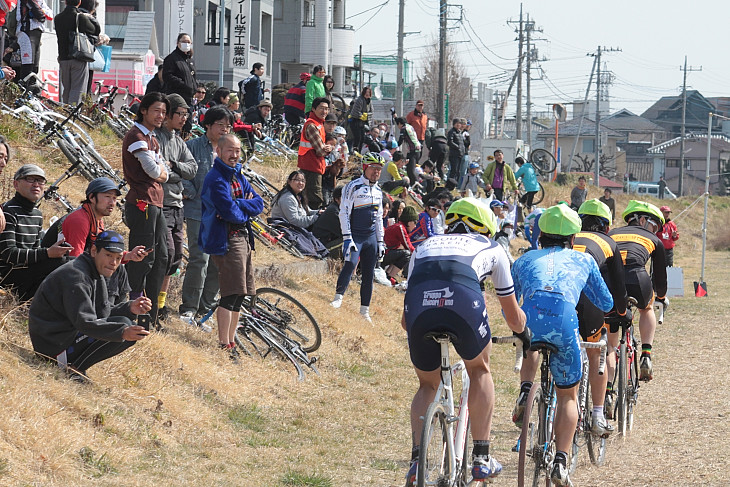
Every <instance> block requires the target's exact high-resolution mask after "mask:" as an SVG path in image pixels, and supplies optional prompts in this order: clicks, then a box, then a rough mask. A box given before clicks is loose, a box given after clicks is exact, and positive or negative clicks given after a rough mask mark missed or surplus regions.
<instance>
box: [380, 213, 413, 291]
mask: <svg viewBox="0 0 730 487" xmlns="http://www.w3.org/2000/svg"><path fill="white" fill-rule="evenodd" d="M416 221H418V212H417V211H416V209H415V208H413V207H412V206H406V207H405V209H404V210H403V213H402V214H401V216H400V218H399V220H398V223H396V224H394V225H390V226H389V227H388V228H386V229H385V257H383V267H385V272H386V274H387V275H388V278H389V279H390V283H391V284H393V285H395V284H396V282H395V278H396V276H397V275H398V273H399V272H401V271H403V277H405V278H407V277H408V262H409V261H410V260H411V254H412V253H413V251H414V250H415V248H414V247H413V244H412V243H411V238H410V233H411V232H412V231H413V230H414V229H415V228H416Z"/></svg>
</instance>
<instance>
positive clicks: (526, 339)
mask: <svg viewBox="0 0 730 487" xmlns="http://www.w3.org/2000/svg"><path fill="white" fill-rule="evenodd" d="M512 334H513V335H514V336H516V337H517V338H519V339H520V341H521V342H522V357H523V358H524V357H526V356H527V351H528V350H530V344H531V341H532V332H531V331H530V329H529V328H528V327H527V326H525V329H524V330H523V331H521V332H520V333H517V332H516V331H513V332H512Z"/></svg>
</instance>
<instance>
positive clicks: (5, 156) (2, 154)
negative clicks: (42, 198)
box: [0, 27, 10, 232]
mask: <svg viewBox="0 0 730 487" xmlns="http://www.w3.org/2000/svg"><path fill="white" fill-rule="evenodd" d="M0 30H2V27H0ZM9 162H10V145H9V144H8V142H7V141H6V140H5V137H3V136H2V135H0V174H2V172H3V171H4V170H5V168H6V167H7V166H8V163H9ZM3 230H5V213H3V210H2V207H0V232H2V231H3Z"/></svg>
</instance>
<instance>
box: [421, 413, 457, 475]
mask: <svg viewBox="0 0 730 487" xmlns="http://www.w3.org/2000/svg"><path fill="white" fill-rule="evenodd" d="M448 428H449V426H448V424H447V422H446V411H445V410H444V406H443V405H442V404H441V403H438V402H434V403H432V404H431V405H430V406H429V407H428V410H427V411H426V414H425V415H424V416H423V430H422V433H421V451H420V452H419V454H418V475H417V477H416V481H417V482H416V485H417V486H418V487H426V486H436V487H441V486H442V485H451V484H450V480H451V472H450V468H451V465H452V464H453V458H454V451H453V449H452V445H451V442H450V441H449V437H448Z"/></svg>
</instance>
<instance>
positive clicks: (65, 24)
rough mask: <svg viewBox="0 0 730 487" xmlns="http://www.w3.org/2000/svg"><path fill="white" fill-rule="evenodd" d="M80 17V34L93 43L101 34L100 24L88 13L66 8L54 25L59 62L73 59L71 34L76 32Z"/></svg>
mask: <svg viewBox="0 0 730 487" xmlns="http://www.w3.org/2000/svg"><path fill="white" fill-rule="evenodd" d="M77 15H78V16H79V32H83V33H84V34H86V35H87V36H89V37H90V38H92V42H94V40H95V39H96V38H97V36H98V35H99V33H100V32H101V27H100V26H99V22H98V21H97V20H96V19H95V18H94V17H93V16H92V15H91V14H87V13H81V12H80V11H79V9H78V8H77V7H66V8H65V9H64V10H63V12H61V13H60V14H58V15H56V18H55V19H54V20H53V25H54V26H55V28H56V41H57V42H58V60H59V61H68V60H70V59H73V58H72V57H70V56H69V55H68V48H69V45H70V44H71V32H75V31H76V16H77Z"/></svg>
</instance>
